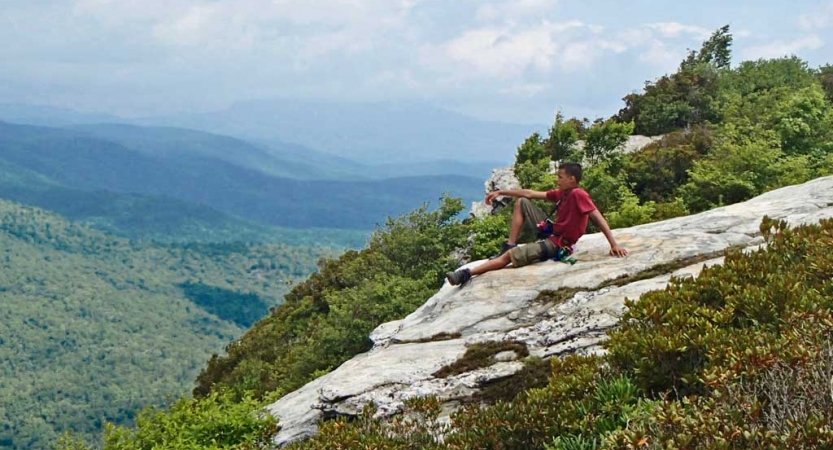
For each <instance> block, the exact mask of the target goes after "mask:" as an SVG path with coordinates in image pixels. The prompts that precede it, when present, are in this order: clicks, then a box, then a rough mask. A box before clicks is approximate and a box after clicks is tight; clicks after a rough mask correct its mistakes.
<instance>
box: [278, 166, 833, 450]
mask: <svg viewBox="0 0 833 450" xmlns="http://www.w3.org/2000/svg"><path fill="white" fill-rule="evenodd" d="M764 215H768V216H770V217H772V218H776V219H784V220H786V221H788V222H789V223H790V224H792V225H799V224H804V223H813V222H818V221H819V220H820V219H822V218H830V217H833V177H825V178H819V179H817V180H814V181H810V182H808V183H805V184H802V185H797V186H790V187H785V188H782V189H778V190H775V191H771V192H769V193H766V194H764V195H761V196H759V197H757V198H754V199H752V200H749V201H747V202H744V203H738V204H735V205H730V206H727V207H723V208H718V209H714V210H711V211H707V212H703V213H700V214H696V215H693V216H689V217H682V218H676V219H671V220H666V221H663V222H656V223H651V224H646V225H640V226H636V227H632V228H625V229H617V230H614V235H615V236H616V239H617V240H618V241H619V243H620V244H621V245H622V246H624V247H626V248H628V249H629V250H630V252H631V253H630V255H629V256H628V257H626V258H613V257H610V256H608V250H609V246H608V243H607V241H606V240H605V238H604V236H602V235H601V234H592V235H586V236H584V237H583V238H582V239H581V240H580V241H579V243H578V246H579V249H578V251H577V253H576V254H575V256H576V258H577V259H578V263H577V264H575V265H573V266H571V265H568V264H564V263H560V262H553V261H547V262H542V263H538V264H533V265H531V266H527V267H523V268H520V269H512V268H507V269H504V270H499V271H494V272H490V273H487V274H484V275H481V276H478V277H474V278H473V279H472V280H471V281H470V282H469V283H468V284H466V285H465V286H463V287H453V286H450V285H448V284H446V285H444V286H442V288H441V289H440V290H439V291H438V292H437V293H436V294H435V295H434V296H432V297H431V298H429V299H427V301H426V302H425V304H424V305H422V306H421V307H420V308H419V309H417V310H416V311H414V312H413V313H412V314H410V315H409V316H407V317H405V318H404V319H402V320H398V321H395V322H390V323H386V324H383V325H381V326H379V327H378V328H377V329H376V330H374V331H373V333H372V334H371V336H370V338H371V339H372V340H373V342H374V347H373V348H372V349H371V350H370V351H368V352H367V353H364V354H361V355H357V356H356V357H354V358H353V359H351V360H350V361H347V362H345V363H344V364H342V365H341V366H340V367H338V368H337V369H336V370H334V371H333V372H331V373H329V374H327V375H325V376H323V377H321V378H319V379H317V380H315V381H313V382H311V383H309V384H307V385H306V386H304V387H302V388H301V389H299V390H297V391H295V392H293V393H291V394H289V395H287V396H285V397H283V398H281V399H280V400H278V401H277V402H275V403H273V404H271V405H269V406H268V410H269V412H271V413H272V414H273V415H275V416H276V417H277V418H279V420H280V422H281V425H282V428H281V430H280V432H279V434H278V435H277V436H276V439H275V441H276V443H277V444H280V445H285V444H287V443H290V442H293V441H295V440H298V439H302V438H304V437H308V436H310V435H312V434H314V433H315V432H316V429H317V423H318V421H319V420H321V419H324V418H327V417H333V416H339V415H356V414H358V413H359V411H361V408H362V407H363V406H364V405H366V404H367V403H369V402H374V403H375V404H376V405H377V407H378V412H377V414H378V415H380V416H387V415H391V414H396V413H397V412H400V411H401V410H402V408H403V402H404V401H405V400H407V399H409V398H412V397H416V396H428V395H434V396H437V398H439V399H440V400H441V401H443V402H444V403H445V406H446V410H447V411H453V410H454V408H455V407H456V406H457V405H459V404H461V403H465V402H466V401H468V400H470V399H471V398H472V397H473V396H474V395H475V394H477V393H478V391H479V389H480V388H481V387H482V386H484V385H485V384H488V383H489V382H491V381H494V380H497V379H503V378H506V377H511V376H512V375H513V374H515V373H516V372H517V371H519V370H520V369H521V368H522V367H523V363H522V362H521V361H519V360H517V358H514V357H512V355H508V354H504V355H501V357H500V358H498V359H496V360H495V361H496V362H495V364H493V365H491V366H489V367H485V368H481V369H477V370H473V371H470V372H466V373H463V374H459V375H454V376H449V377H447V378H437V377H435V376H434V375H433V374H434V373H435V372H436V371H438V370H439V369H440V368H442V367H443V366H446V365H448V364H451V363H453V362H454V361H456V360H457V359H459V358H460V357H461V356H462V355H464V354H465V352H466V348H467V346H468V345H471V344H473V343H478V342H492V341H518V342H523V343H525V344H526V345H527V347H528V349H529V352H530V354H531V355H534V356H540V357H544V358H549V357H558V356H561V355H565V354H570V353H582V354H588V353H601V352H603V351H604V349H603V347H602V346H601V344H602V343H603V341H604V340H605V339H606V336H607V332H608V331H609V330H610V329H611V328H613V327H615V326H616V325H617V323H618V321H619V318H620V317H621V316H622V314H623V313H624V311H625V305H624V301H625V299H626V298H631V299H636V298H638V297H639V296H640V295H642V294H643V293H645V292H648V291H651V290H656V289H662V288H664V286H666V285H667V283H668V281H669V280H670V278H671V277H674V276H676V277H679V276H697V274H698V273H699V272H700V270H701V269H702V267H703V266H706V265H712V264H721V263H722V260H723V259H722V255H723V252H724V250H725V249H727V248H749V249H752V248H756V247H757V246H760V245H761V244H762V243H763V240H762V238H761V237H760V231H759V227H760V223H761V218H762V217H763V216H764ZM481 263H482V261H478V262H473V263H471V264H470V266H474V265H476V264H481Z"/></svg>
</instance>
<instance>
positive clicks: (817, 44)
mask: <svg viewBox="0 0 833 450" xmlns="http://www.w3.org/2000/svg"><path fill="white" fill-rule="evenodd" d="M822 46H824V41H823V40H822V39H821V38H820V37H818V36H816V35H810V36H805V37H801V38H798V39H794V40H791V41H783V40H777V41H772V42H769V43H766V44H763V45H757V46H754V47H749V48H747V49H745V50H743V52H742V53H743V59H758V58H780V57H783V56H790V55H797V54H798V53H800V52H801V51H802V50H817V49H819V48H821V47H822Z"/></svg>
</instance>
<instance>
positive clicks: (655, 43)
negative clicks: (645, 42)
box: [639, 39, 684, 71]
mask: <svg viewBox="0 0 833 450" xmlns="http://www.w3.org/2000/svg"><path fill="white" fill-rule="evenodd" d="M683 56H684V55H681V54H680V53H679V51H675V50H672V49H671V48H669V46H668V45H666V44H665V43H664V42H663V41H660V40H657V39H654V40H652V41H651V43H650V46H649V47H648V49H647V50H645V51H643V52H642V53H640V54H639V60H640V61H642V62H646V63H648V64H651V65H654V66H656V67H659V68H661V69H663V70H666V71H669V70H671V69H673V68H674V67H675V66H676V65H677V64H678V63H679V62H680V61H681V60H682V59H683Z"/></svg>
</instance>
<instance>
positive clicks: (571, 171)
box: [556, 163, 581, 189]
mask: <svg viewBox="0 0 833 450" xmlns="http://www.w3.org/2000/svg"><path fill="white" fill-rule="evenodd" d="M579 183H581V165H580V164H578V163H564V164H562V165H560V166H558V181H556V184H558V189H572V188H575V187H578V184H579Z"/></svg>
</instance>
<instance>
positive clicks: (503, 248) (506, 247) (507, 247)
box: [489, 241, 518, 259]
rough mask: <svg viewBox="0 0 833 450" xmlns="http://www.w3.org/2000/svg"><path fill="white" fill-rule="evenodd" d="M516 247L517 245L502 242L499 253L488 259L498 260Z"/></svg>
mask: <svg viewBox="0 0 833 450" xmlns="http://www.w3.org/2000/svg"><path fill="white" fill-rule="evenodd" d="M517 246H518V244H510V243H509V241H503V244H500V253H498V254H497V255H495V256H492V257H491V258H489V259H495V258H500V257H501V256H503V254H504V253H506V252H508V251H509V250H512V249H513V248H515V247H517Z"/></svg>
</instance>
